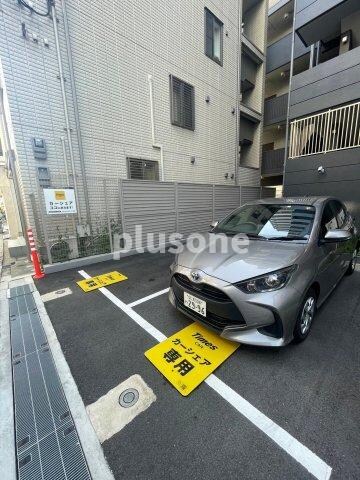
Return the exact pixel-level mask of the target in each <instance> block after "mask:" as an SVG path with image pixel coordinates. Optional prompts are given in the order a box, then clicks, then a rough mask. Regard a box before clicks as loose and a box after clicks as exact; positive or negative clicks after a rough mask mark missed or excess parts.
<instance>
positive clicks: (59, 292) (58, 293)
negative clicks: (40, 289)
mask: <svg viewBox="0 0 360 480" xmlns="http://www.w3.org/2000/svg"><path fill="white" fill-rule="evenodd" d="M62 293H65V290H64V289H63V288H62V289H61V290H57V291H56V292H55V294H56V295H61V294H62Z"/></svg>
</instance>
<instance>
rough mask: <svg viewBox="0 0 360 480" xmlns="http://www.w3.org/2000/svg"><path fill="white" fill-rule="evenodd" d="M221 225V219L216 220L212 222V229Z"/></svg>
mask: <svg viewBox="0 0 360 480" xmlns="http://www.w3.org/2000/svg"><path fill="white" fill-rule="evenodd" d="M218 225H219V220H216V222H211V223H210V228H211V230H213V229H214V228H215V227H217V226H218Z"/></svg>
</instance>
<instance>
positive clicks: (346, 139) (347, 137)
mask: <svg viewBox="0 0 360 480" xmlns="http://www.w3.org/2000/svg"><path fill="white" fill-rule="evenodd" d="M359 146H360V102H356V103H352V104H351V105H346V106H344V107H339V108H334V109H330V110H327V111H326V112H322V113H318V114H317V115H311V116H309V117H306V118H301V119H300V120H294V121H293V122H291V130H290V148H289V157H290V158H295V157H303V156H306V155H315V154H317V153H326V152H334V151H336V150H344V149H346V148H354V147H359Z"/></svg>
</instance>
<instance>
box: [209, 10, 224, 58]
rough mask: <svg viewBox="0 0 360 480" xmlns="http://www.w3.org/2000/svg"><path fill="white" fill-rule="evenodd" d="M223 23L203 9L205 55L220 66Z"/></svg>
mask: <svg viewBox="0 0 360 480" xmlns="http://www.w3.org/2000/svg"><path fill="white" fill-rule="evenodd" d="M222 50H223V23H222V22H221V21H220V20H219V19H218V18H217V17H215V15H214V14H213V13H211V12H210V10H208V9H207V8H205V55H207V56H208V57H209V58H211V59H212V60H214V62H216V63H218V64H219V65H222V62H223V52H222Z"/></svg>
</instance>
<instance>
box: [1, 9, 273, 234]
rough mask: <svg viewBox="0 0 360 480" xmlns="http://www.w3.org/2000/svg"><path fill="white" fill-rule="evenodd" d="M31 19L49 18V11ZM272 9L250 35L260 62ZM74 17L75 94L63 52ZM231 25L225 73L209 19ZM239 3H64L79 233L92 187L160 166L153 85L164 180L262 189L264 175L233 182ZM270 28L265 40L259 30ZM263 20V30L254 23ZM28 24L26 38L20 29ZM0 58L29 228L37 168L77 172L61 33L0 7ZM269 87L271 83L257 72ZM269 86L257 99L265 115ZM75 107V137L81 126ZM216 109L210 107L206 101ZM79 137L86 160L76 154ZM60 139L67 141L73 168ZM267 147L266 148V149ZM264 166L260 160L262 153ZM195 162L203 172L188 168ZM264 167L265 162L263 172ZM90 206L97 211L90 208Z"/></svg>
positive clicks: (57, 173)
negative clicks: (184, 100)
mask: <svg viewBox="0 0 360 480" xmlns="http://www.w3.org/2000/svg"><path fill="white" fill-rule="evenodd" d="M33 3H34V7H35V8H36V9H38V10H40V11H44V2H43V1H41V0H36V1H35V2H33ZM266 4H267V2H266V0H261V1H260V2H259V3H258V4H257V5H256V6H255V7H254V14H253V15H251V16H250V17H249V18H250V20H249V24H248V28H249V32H250V33H249V35H250V36H251V38H252V40H253V41H254V42H255V43H257V44H259V46H260V47H261V46H262V51H263V50H264V42H265V26H266V19H265V17H266ZM63 5H65V6H66V11H67V18H68V29H69V34H70V47H71V58H72V62H73V73H74V79H75V85H76V94H75V92H74V90H73V89H72V85H71V75H70V73H71V71H70V66H69V58H68V51H67V48H66V41H65V25H64V22H65V19H64V17H63V13H62V7H63ZM205 7H207V8H209V9H210V10H211V12H212V13H213V14H214V15H216V17H218V18H219V19H220V20H221V21H222V22H223V65H222V66H220V65H218V64H217V63H215V62H214V61H212V60H211V59H210V58H208V57H207V56H206V55H205V54H204V8H205ZM239 8H241V0H228V1H223V0H212V1H211V2H209V1H205V0H201V1H196V2H193V1H191V0H182V1H181V2H179V1H176V0H167V1H166V2H164V1H162V0H147V1H142V2H138V1H135V0H133V1H130V0H129V1H124V2H119V1H115V0H104V1H102V2H91V3H89V2H87V1H85V0H62V1H60V0H59V1H57V2H56V10H57V15H58V20H59V22H58V29H59V37H60V48H61V57H62V62H63V69H64V77H65V80H66V83H65V89H66V102H67V105H68V111H69V117H70V118H69V119H70V125H71V129H72V130H71V133H70V135H71V140H72V146H73V152H74V171H75V174H76V179H77V186H78V193H79V195H78V197H79V201H80V210H81V212H80V215H79V217H80V218H79V221H82V222H85V221H86V218H85V217H86V197H85V186H86V182H87V180H86V178H83V174H82V169H81V158H82V156H81V153H82V154H83V159H84V168H85V173H86V176H89V177H104V178H114V177H118V178H127V177H128V172H127V157H135V158H142V159H150V160H156V161H158V162H159V161H160V152H159V149H157V148H153V146H152V132H151V110H150V94H149V82H148V77H149V75H151V76H152V81H153V92H154V115H155V136H156V142H157V143H159V144H162V145H163V152H164V174H165V175H164V179H165V180H166V181H181V182H184V181H185V182H193V183H216V184H224V185H226V184H228V185H231V184H234V183H235V182H236V180H237V182H238V183H239V184H242V185H258V184H259V172H257V175H254V173H253V172H250V173H249V172H247V171H245V170H244V169H241V168H239V175H238V178H237V179H236V178H235V177H234V174H235V162H236V158H237V141H238V132H237V129H238V125H237V121H236V117H237V116H236V114H234V111H236V108H237V107H238V73H239V72H238V59H239V57H240V55H239V47H240V46H241V45H240V42H239V34H240V33H239V32H240V30H241V28H239V24H238V18H239V15H238V9H239ZM259 15H260V17H261V15H262V16H263V17H264V18H263V20H262V24H261V25H260V28H259V26H258V24H257V23H256V22H258V21H259ZM255 20H256V21H255ZM22 24H23V27H22ZM0 56H1V60H2V63H3V70H4V78H5V82H6V85H7V90H8V98H9V105H10V112H11V120H12V126H13V133H14V138H15V145H14V150H15V151H16V156H17V168H18V178H19V187H20V191H21V194H22V197H23V200H24V209H25V216H26V220H27V222H28V223H29V224H31V225H33V224H34V220H35V217H39V208H40V206H39V203H37V204H36V205H35V207H34V203H31V201H30V197H31V196H32V197H34V198H35V199H36V198H37V197H38V196H39V195H41V189H39V187H38V181H37V167H41V166H45V167H47V168H48V170H49V173H50V185H51V182H52V179H55V178H56V179H58V178H60V177H61V176H64V174H65V172H66V168H67V169H68V170H69V171H70V185H73V183H74V182H73V175H72V173H71V170H72V165H71V162H70V148H69V145H68V142H67V138H66V133H67V132H66V131H65V130H64V128H65V117H64V109H63V101H62V96H61V89H60V80H59V68H58V63H57V56H56V49H55V38H54V31H53V25H52V21H51V19H50V18H43V17H39V16H37V15H35V14H30V13H29V12H28V10H26V9H25V8H23V7H21V6H19V4H18V3H17V2H16V1H13V0H0ZM169 75H174V76H176V77H178V78H180V79H181V80H184V81H186V82H188V83H189V84H191V85H193V86H194V88H195V130H194V131H191V130H186V129H182V128H180V127H177V126H174V125H172V124H171V122H170V91H169ZM259 75H260V80H261V76H263V72H260V74H259ZM262 95H263V81H262V83H261V88H260V87H259V88H258V89H257V91H256V94H255V93H254V100H253V102H254V104H256V106H257V107H258V108H259V109H260V111H261V109H262ZM75 99H76V101H77V105H78V112H79V125H77V123H76V115H75V110H74V108H75V103H74V100H75ZM207 99H209V101H206V100H207ZM79 132H80V134H81V139H82V150H81V148H80V146H79V142H78V135H77V134H78V133H79ZM34 137H36V138H43V139H44V140H45V142H46V149H47V159H46V160H35V158H34V154H33V149H32V144H31V139H32V138H34ZM61 137H65V157H64V153H63V148H62V141H61ZM259 145H260V144H259ZM255 154H256V155H260V148H258V150H257V151H255ZM192 157H195V162H192V161H191V159H192ZM259 162H260V159H259V157H258V158H257V160H256V162H255V163H257V166H259ZM90 200H91V199H90Z"/></svg>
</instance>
